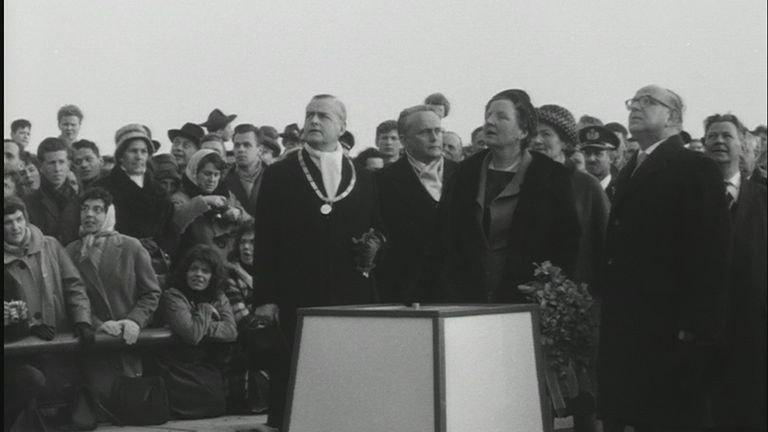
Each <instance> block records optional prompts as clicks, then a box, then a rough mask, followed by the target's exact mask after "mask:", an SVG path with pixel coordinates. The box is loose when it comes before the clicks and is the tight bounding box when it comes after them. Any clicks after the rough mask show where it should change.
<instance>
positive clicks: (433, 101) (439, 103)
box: [424, 93, 451, 119]
mask: <svg viewBox="0 0 768 432" xmlns="http://www.w3.org/2000/svg"><path fill="white" fill-rule="evenodd" d="M424 105H426V106H428V107H429V109H431V110H433V111H434V112H435V113H436V114H437V115H438V117H440V118H441V119H443V118H445V117H448V114H450V112H451V103H450V102H448V98H447V97H445V95H443V94H442V93H432V94H431V95H429V96H427V97H426V98H425V99H424Z"/></svg>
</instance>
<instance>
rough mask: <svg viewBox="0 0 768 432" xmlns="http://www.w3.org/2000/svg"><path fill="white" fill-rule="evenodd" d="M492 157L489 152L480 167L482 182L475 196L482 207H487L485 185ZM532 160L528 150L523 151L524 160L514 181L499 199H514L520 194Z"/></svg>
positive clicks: (479, 183)
mask: <svg viewBox="0 0 768 432" xmlns="http://www.w3.org/2000/svg"><path fill="white" fill-rule="evenodd" d="M492 157H493V155H492V154H491V152H488V153H487V154H486V155H485V158H483V162H482V164H481V165H480V181H479V182H478V187H477V195H476V196H475V200H476V201H477V203H478V204H479V205H480V207H483V206H484V205H485V184H486V182H487V180H488V164H489V163H490V161H491V158H492ZM532 160H533V157H532V156H531V153H530V152H529V151H528V150H523V152H522V160H521V161H520V165H519V166H518V168H517V173H516V174H515V177H514V178H512V181H510V182H509V184H508V185H507V186H506V187H505V188H504V189H503V190H502V191H501V193H499V196H498V197H499V198H504V197H512V196H515V195H519V194H520V188H521V187H522V185H523V181H524V180H525V174H526V172H527V171H528V167H529V166H530V165H531V161H532Z"/></svg>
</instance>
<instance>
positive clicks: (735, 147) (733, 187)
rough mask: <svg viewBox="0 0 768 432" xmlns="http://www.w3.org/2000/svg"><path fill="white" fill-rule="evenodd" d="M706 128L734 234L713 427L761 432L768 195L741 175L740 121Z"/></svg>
mask: <svg viewBox="0 0 768 432" xmlns="http://www.w3.org/2000/svg"><path fill="white" fill-rule="evenodd" d="M704 127H705V129H706V131H705V144H706V149H707V155H708V156H709V157H710V158H712V160H714V161H715V163H717V165H718V167H719V168H720V172H721V174H722V179H723V181H725V185H726V189H725V193H726V200H727V201H728V203H729V209H730V211H729V215H730V219H731V230H732V231H731V255H730V266H729V271H728V279H729V280H728V282H729V283H728V319H727V323H728V326H727V330H726V334H725V337H724V340H725V344H726V347H725V349H724V350H723V363H722V365H721V367H720V372H719V375H720V376H719V379H718V382H717V387H716V391H715V398H714V401H713V404H712V408H713V411H714V420H715V424H714V426H715V429H716V430H765V428H766V426H768V423H766V410H765V406H766V402H768V400H766V353H765V339H766V327H767V326H768V323H767V322H766V296H765V287H766V285H768V273H767V272H766V262H767V260H768V254H767V253H766V242H768V234H767V233H766V225H767V224H768V216H766V208H768V199H767V195H766V194H767V192H766V189H765V187H763V186H761V185H759V184H757V183H754V182H751V181H747V179H746V174H745V173H744V172H740V171H741V170H740V167H739V161H740V156H741V153H742V152H743V151H744V150H747V149H745V148H744V140H745V135H746V134H747V133H748V132H747V128H745V127H744V125H743V124H742V123H741V121H739V119H738V118H737V117H736V116H735V115H733V114H724V115H723V114H715V115H711V116H709V117H707V119H706V120H705V121H704ZM749 150H750V151H751V150H753V149H751V148H750V149H749Z"/></svg>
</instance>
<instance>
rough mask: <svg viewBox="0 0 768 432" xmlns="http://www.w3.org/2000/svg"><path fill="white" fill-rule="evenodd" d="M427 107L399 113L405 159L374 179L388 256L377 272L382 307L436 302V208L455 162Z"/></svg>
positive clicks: (436, 116) (438, 126) (389, 166)
mask: <svg viewBox="0 0 768 432" xmlns="http://www.w3.org/2000/svg"><path fill="white" fill-rule="evenodd" d="M440 123H441V119H440V117H439V116H438V114H437V113H436V112H434V111H432V110H431V108H430V107H429V106H427V105H417V106H414V107H411V108H407V109H405V110H403V111H402V112H401V113H400V118H399V119H398V121H397V133H398V135H399V138H398V140H399V141H400V142H402V143H403V145H404V146H405V157H401V158H400V159H398V160H397V161H396V162H394V163H392V164H390V165H388V166H387V167H385V168H384V169H382V170H381V171H380V172H378V173H377V175H376V184H377V189H378V193H379V203H380V209H381V218H382V222H383V226H384V231H385V234H386V236H387V240H388V245H389V246H388V247H389V251H388V253H387V255H386V257H385V258H384V260H383V262H382V264H381V267H380V268H379V269H378V271H377V273H376V277H377V281H378V282H379V292H380V293H381V297H382V301H384V302H398V303H400V302H403V303H412V302H422V301H430V300H431V301H435V300H437V299H436V298H434V297H433V296H432V294H431V293H430V292H428V290H429V287H433V285H431V284H430V283H429V282H427V280H428V279H431V277H434V276H435V275H436V274H437V271H438V269H437V261H436V256H435V245H436V242H437V235H438V211H437V206H438V203H439V202H440V198H441V196H442V191H443V186H444V185H445V184H446V182H447V181H448V179H449V178H450V176H451V175H452V174H453V171H454V170H455V169H456V163H455V162H453V161H450V160H447V159H446V158H445V157H443V129H442V127H441V124H440Z"/></svg>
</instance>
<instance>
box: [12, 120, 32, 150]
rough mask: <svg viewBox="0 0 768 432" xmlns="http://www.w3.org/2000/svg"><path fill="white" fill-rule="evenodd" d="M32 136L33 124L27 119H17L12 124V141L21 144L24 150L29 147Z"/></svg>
mask: <svg viewBox="0 0 768 432" xmlns="http://www.w3.org/2000/svg"><path fill="white" fill-rule="evenodd" d="M31 135H32V123H30V122H29V120H26V119H17V120H14V121H13V123H11V139H12V140H14V141H16V142H17V143H19V145H20V146H21V148H22V149H24V148H26V147H27V145H29V138H30V136H31Z"/></svg>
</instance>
